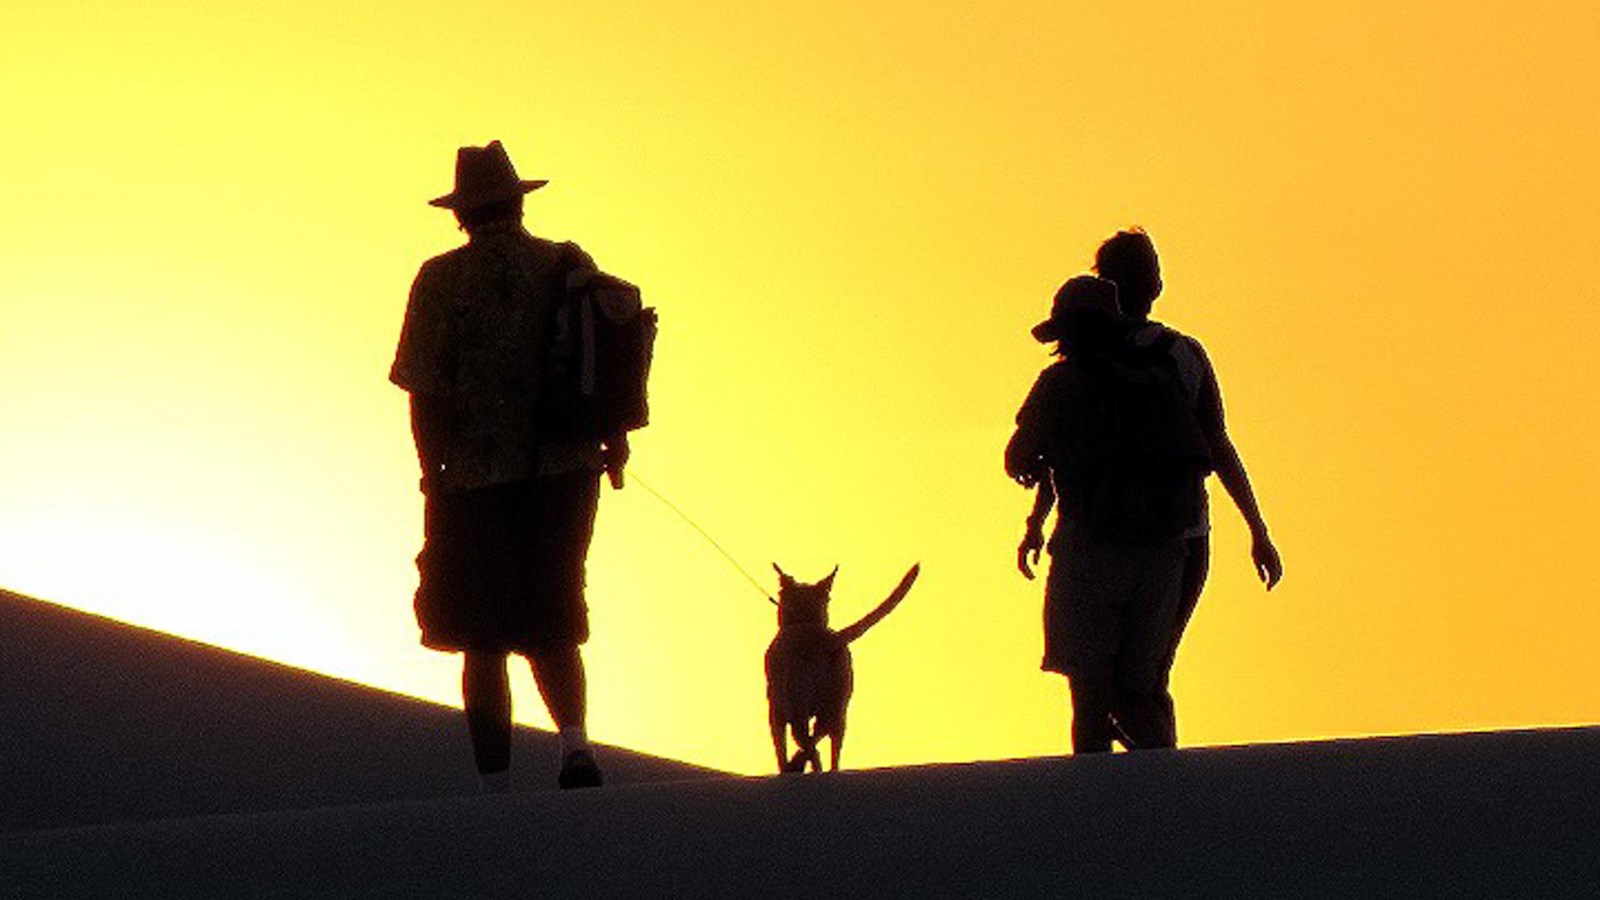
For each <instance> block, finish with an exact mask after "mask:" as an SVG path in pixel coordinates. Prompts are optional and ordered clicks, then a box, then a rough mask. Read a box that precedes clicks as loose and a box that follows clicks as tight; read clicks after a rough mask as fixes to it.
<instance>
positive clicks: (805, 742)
mask: <svg viewBox="0 0 1600 900" xmlns="http://www.w3.org/2000/svg"><path fill="white" fill-rule="evenodd" d="M793 731H794V742H795V744H796V747H797V749H796V750H795V752H794V756H793V757H791V758H790V759H789V771H791V772H804V771H805V770H806V766H807V765H809V766H811V771H813V772H820V771H822V757H821V756H820V755H819V754H818V753H817V743H818V742H819V741H820V740H821V739H822V736H821V733H820V732H819V731H818V729H817V727H816V726H815V725H813V724H812V723H811V722H810V721H809V720H808V721H807V722H806V723H805V724H803V725H799V724H797V725H795V726H794V728H793Z"/></svg>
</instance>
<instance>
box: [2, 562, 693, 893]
mask: <svg viewBox="0 0 1600 900" xmlns="http://www.w3.org/2000/svg"><path fill="white" fill-rule="evenodd" d="M0 636H3V639H0V833H3V832H8V831H19V830H29V829H38V828H50V827H61V826H66V825H91V824H107V823H115V822H128V821H141V820H147V819H157V818H166V817H171V816H190V815H201V814H216V813H228V812H249V811H258V810H272V809H292V808H304V807H312V806H326V805H333V804H347V803H371V802H386V801H397V800H420V799H426V798H430V797H445V796H453V795H459V794H464V793H470V792H472V791H474V790H475V789H476V786H477V779H476V777H475V776H474V775H473V771H472V767H471V756H470V753H471V751H470V749H469V744H468V741H467V737H466V730H465V726H464V725H463V724H462V720H461V714H460V712H459V711H457V710H452V709H448V708H446V707H441V706H437V705H434V704H431V703H425V702H423V701H420V700H413V699H410V698H406V697H399V696H396V695H393V694H389V693H385V692H383V691H379V690H375V689H372V688H368V687H364V686H361V685H357V684H352V683H349V682H345V681H339V680H337V679H333V678H327V677H324V676H321V675H315V674H312V673H309V672H305V671H302V670H299V669H292V668H289V667H287V666H281V665H277V664H275V663H271V662H267V661H265V660H261V659H256V658H254V657H249V656H243V655H240V654H237V653H231V652H228V651H225V650H221V649H218V648H216V647H210V646H206V645H204V644H198V643H195V642H193V641H186V640H182V639H180V638H175V637H172V636H170V635H164V634H160V633H157V632H153V631H147V630H144V629H140V628H134V627H132V626H129V625H124V624H121V623H117V622H113V621H110V620H108V619H103V618H99V617H96V616H91V615H87V614H84V613H80V612H76V611H73V610H70V609H66V608H64V607H61V606H56V605H53V604H49V603H44V602H41V601H37V600H31V599H28V598H24V597H19V596H17V595H15V594H7V593H3V592H0ZM556 746H557V743H556V740H555V737H554V736H553V735H551V734H550V733H548V732H543V731H538V730H535V729H519V733H518V734H517V737H516V742H515V746H514V751H513V752H514V756H513V762H512V765H513V767H514V769H515V770H516V776H517V779H518V780H517V786H518V789H519V790H523V789H538V788H542V787H550V788H553V787H554V785H555V773H556V766H557V756H558V752H557V749H556ZM603 756H604V761H605V765H606V775H607V777H608V778H609V779H610V780H611V781H612V782H613V783H616V784H627V783H630V782H635V781H649V780H660V779H664V778H665V779H682V778H692V777H695V776H697V775H698V776H703V775H707V774H710V770H706V769H701V768H697V767H694V766H689V765H686V764H682V763H677V762H672V761H668V760H663V759H658V758H653V757H649V756H645V755H642V754H637V753H630V752H627V751H623V750H617V749H614V748H606V749H605V750H604V751H603ZM4 896H5V895H4V893H3V892H0V897H4Z"/></svg>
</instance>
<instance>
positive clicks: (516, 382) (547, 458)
mask: <svg viewBox="0 0 1600 900" xmlns="http://www.w3.org/2000/svg"><path fill="white" fill-rule="evenodd" d="M545 183H546V182H544V181H524V180H522V179H520V178H519V177H518V176H517V173H516V171H515V169H514V168H513V167H512V164H511V159H510V157H509V156H508V155H507V154H506V151H505V149H504V148H503V147H501V146H500V143H499V142H498V141H495V142H493V143H491V144H489V145H488V146H487V147H463V148H461V150H460V151H459V153H458V154H457V157H456V180H455V190H454V191H452V192H451V193H449V194H446V195H445V196H443V197H439V198H437V199H435V200H432V201H430V202H431V203H432V205H434V206H439V207H443V208H446V209H449V210H452V211H453V212H454V213H455V216H456V219H457V220H458V222H459V223H460V226H461V228H462V229H463V230H464V231H466V233H467V243H466V244H465V245H464V246H462V247H459V248H457V249H455V250H452V251H450V252H448V253H445V254H443V255H440V256H436V257H434V258H433V259H430V260H428V261H427V262H426V263H425V264H423V266H422V270H421V271H420V272H419V273H418V274H417V278H416V281H415V283H414V284H413V285H412V289H411V298H410V302H409V304H408V305H407V308H406V317H405V325H404V328H403V330H402V332H401V336H400V343H399V347H398V349H397V350H396V353H395V360H394V367H393V369H392V371H391V373H390V376H389V377H390V379H391V380H392V381H393V382H394V383H395V384H397V385H399V386H400V387H402V388H404V389H405V390H406V391H408V392H409V393H410V394H411V425H412V434H413V437H414V438H415V440H416V446H417V456H418V460H419V461H420V463H421V466H422V491H423V494H424V496H425V508H424V543H423V549H422V552H421V554H420V555H419V556H418V557H417V568H418V570H419V573H420V583H419V585H418V588H417V594H416V615H417V622H418V624H419V625H420V627H421V629H422V642H423V644H424V645H425V646H428V647H430V648H433V649H436V650H444V651H460V652H463V653H464V655H465V661H464V665H463V672H462V680H461V690H462V698H463V700H464V703H465V706H466V717H467V725H468V730H469V731H470V733H471V737H472V747H473V755H474V758H475V760H476V763H477V768H478V772H479V775H480V776H481V779H482V784H483V788H484V790H485V791H494V792H498V791H504V790H508V789H509V771H508V768H509V765H510V753H511V694H510V688H509V684H508V681H507V674H506V658H507V656H508V655H510V654H518V655H521V656H525V657H526V658H527V659H528V660H529V662H530V663H531V665H532V669H533V676H534V680H535V681H536V683H537V684H538V686H539V693H540V695H541V696H542V697H543V698H544V702H545V705H546V706H547V707H548V709H549V711H550V715H551V718H552V719H554V720H555V724H556V726H557V728H558V729H559V730H560V736H561V745H562V765H561V774H560V779H559V781H560V785H561V786H562V787H564V788H569V787H592V786H598V785H599V784H600V782H601V776H600V770H599V768H598V767H597V765H596V763H595V759H594V755H593V752H592V750H591V748H590V747H589V743H588V739H587V736H586V734H585V730H584V720H585V702H586V696H585V695H586V690H585V684H584V668H583V658H582V656H581V654H580V653H579V646H580V645H581V644H583V643H584V642H585V641H586V640H587V639H588V636H589V623H588V609H587V606H586V605H585V602H584V596H583V586H584V559H585V556H586V555H587V553H588V547H589V541H590V537H591V535H592V533H593V529H594V517H595V511H596V506H597V503H598V498H599V490H600V488H599V478H600V474H601V473H602V472H603V471H609V472H610V473H611V474H612V480H613V483H614V484H617V485H619V486H620V481H621V472H622V467H623V466H624V465H625V463H626V461H627V456H628V444H627V438H626V434H625V433H618V434H616V435H614V436H611V437H609V438H606V439H601V440H595V439H590V438H573V437H571V436H569V435H563V434H560V433H552V432H551V429H550V428H549V427H548V423H547V422H545V421H541V414H540V413H541V409H540V401H541V387H544V386H545V383H544V382H545V380H546V378H545V373H546V369H547V362H548V360H547V357H548V355H549V348H550V342H551V334H550V331H551V329H552V327H553V326H552V313H553V311H554V310H555V308H556V306H557V304H559V303H560V302H561V301H562V299H563V298H564V297H565V296H566V295H567V292H569V291H576V290H580V289H581V288H582V286H583V285H584V284H585V283H587V281H588V280H589V279H591V278H593V277H595V276H596V274H597V273H596V269H595V265H594V262H593V261H592V260H591V259H590V258H589V256H588V255H587V254H585V253H584V252H583V251H582V250H581V249H579V248H578V246H577V245H576V244H571V243H553V242H551V241H546V240H542V239H540V238H536V237H534V236H532V235H531V234H529V233H528V232H527V231H526V230H525V229H524V228H523V226H522V206H523V196H524V195H525V194H526V193H528V192H530V191H533V190H535V189H537V188H540V187H543V186H544V185H545Z"/></svg>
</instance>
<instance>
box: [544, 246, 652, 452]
mask: <svg viewBox="0 0 1600 900" xmlns="http://www.w3.org/2000/svg"><path fill="white" fill-rule="evenodd" d="M655 340H656V311H655V309H654V308H653V307H645V306H643V304H642V302H641V300H640V296H639V289H638V288H637V287H635V286H634V285H632V284H629V283H628V282H626V281H623V280H622V279H621V278H617V277H616V276H614V275H607V274H605V273H604V272H592V273H590V275H589V277H588V278H587V279H586V280H585V282H584V285H583V287H582V288H569V289H567V290H566V291H564V292H563V299H562V301H561V302H560V303H558V304H557V305H556V308H555V310H554V312H553V316H552V320H551V323H550V341H549V344H548V345H547V346H548V351H547V353H546V357H545V371H544V375H543V378H542V380H541V385H540V404H539V406H540V426H541V431H542V432H543V433H544V434H545V435H546V436H547V439H554V440H595V439H602V438H606V437H609V436H612V435H616V434H621V433H623V432H628V431H633V430H635V429H638V428H643V427H644V426H645V425H646V424H648V422H649V420H650V403H649V395H648V382H649V379H650V364H651V361H652V360H653V358H654V356H655Z"/></svg>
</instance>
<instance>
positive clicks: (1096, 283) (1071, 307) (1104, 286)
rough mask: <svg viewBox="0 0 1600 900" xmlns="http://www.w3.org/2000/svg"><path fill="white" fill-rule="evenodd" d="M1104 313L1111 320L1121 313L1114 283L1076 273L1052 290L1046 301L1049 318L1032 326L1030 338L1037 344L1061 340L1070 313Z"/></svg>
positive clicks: (1071, 314)
mask: <svg viewBox="0 0 1600 900" xmlns="http://www.w3.org/2000/svg"><path fill="white" fill-rule="evenodd" d="M1089 310H1094V312H1089V313H1088V314H1089V315H1104V316H1106V317H1108V318H1112V319H1115V318H1116V317H1118V316H1120V315H1122V307H1121V306H1120V305H1119V304H1118V303H1117V285H1116V282H1113V281H1108V280H1107V279H1104V278H1096V277H1095V276H1093V275H1078V276H1076V277H1073V278H1069V279H1067V283H1066V284H1063V285H1062V286H1061V289H1060V290H1058V291H1056V298H1055V301H1054V302H1053V303H1051V304H1050V318H1048V319H1045V320H1044V321H1043V322H1040V323H1039V324H1037V325H1035V326H1033V338H1034V340H1036V341H1038V342H1040V343H1042V344H1043V343H1049V342H1050V341H1059V340H1061V335H1062V331H1063V330H1064V329H1065V328H1066V327H1067V324H1068V322H1069V321H1070V319H1071V317H1072V316H1074V315H1082V314H1083V313H1084V312H1087V311H1089Z"/></svg>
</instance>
